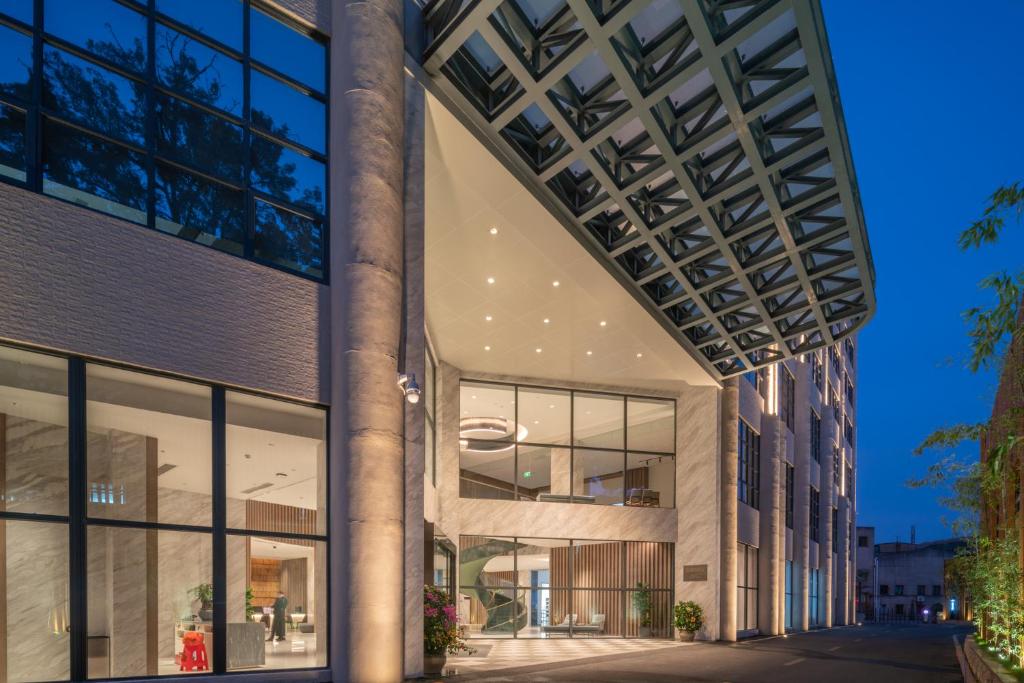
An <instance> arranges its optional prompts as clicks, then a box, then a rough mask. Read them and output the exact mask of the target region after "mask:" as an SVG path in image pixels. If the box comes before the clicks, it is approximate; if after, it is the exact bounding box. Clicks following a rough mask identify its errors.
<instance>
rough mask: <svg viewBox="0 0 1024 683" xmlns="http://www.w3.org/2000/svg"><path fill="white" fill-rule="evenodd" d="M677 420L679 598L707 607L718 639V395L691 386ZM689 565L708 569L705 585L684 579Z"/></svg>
mask: <svg viewBox="0 0 1024 683" xmlns="http://www.w3.org/2000/svg"><path fill="white" fill-rule="evenodd" d="M678 406H679V408H678V410H679V415H678V419H677V420H676V442H677V444H678V452H677V455H676V458H677V460H678V463H677V467H676V509H675V510H674V511H673V512H674V513H675V514H676V516H677V519H678V523H677V530H676V537H675V539H674V540H675V543H676V556H675V567H676V578H675V588H676V600H693V601H694V602H696V603H697V604H699V605H700V606H701V607H703V608H704V623H705V626H704V633H703V637H706V638H708V639H711V640H715V639H717V638H718V627H719V621H720V619H719V604H720V598H719V591H720V583H721V580H720V566H719V559H720V558H719V537H720V533H721V529H720V525H721V516H720V506H721V503H720V495H721V487H720V486H719V485H718V482H719V480H720V471H719V463H720V453H719V451H720V447H721V445H720V441H719V391H718V389H716V388H714V387H689V388H687V389H685V390H684V391H683V392H682V393H681V394H680V395H679V403H678ZM686 565H707V580H706V581H683V568H684V566H686Z"/></svg>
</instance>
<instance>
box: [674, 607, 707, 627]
mask: <svg viewBox="0 0 1024 683" xmlns="http://www.w3.org/2000/svg"><path fill="white" fill-rule="evenodd" d="M673 611H674V612H675V615H674V616H675V625H676V628H677V629H679V630H680V631H687V632H689V633H696V632H697V631H699V630H700V629H701V627H702V626H703V625H704V610H703V609H702V608H701V606H700V605H698V604H697V603H695V602H692V601H689V600H688V601H686V602H682V601H680V602H677V603H676V605H675V608H674V609H673Z"/></svg>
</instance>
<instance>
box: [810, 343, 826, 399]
mask: <svg viewBox="0 0 1024 683" xmlns="http://www.w3.org/2000/svg"><path fill="white" fill-rule="evenodd" d="M810 355H811V384H813V385H814V386H815V387H817V389H818V391H821V390H822V388H823V387H824V386H825V384H824V382H825V373H824V371H823V370H822V367H821V356H819V355H818V352H817V351H812V352H811V354H810Z"/></svg>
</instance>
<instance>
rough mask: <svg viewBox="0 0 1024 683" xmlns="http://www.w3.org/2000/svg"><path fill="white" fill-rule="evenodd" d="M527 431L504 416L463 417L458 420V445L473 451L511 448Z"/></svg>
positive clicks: (522, 438) (497, 450)
mask: <svg viewBox="0 0 1024 683" xmlns="http://www.w3.org/2000/svg"><path fill="white" fill-rule="evenodd" d="M528 433H529V432H528V431H527V429H526V427H524V426H523V425H516V424H515V423H514V422H513V421H512V420H509V419H508V418H505V417H464V418H462V419H461V420H459V446H460V447H461V448H462V450H464V451H470V452H473V453H500V452H502V451H508V450H511V449H512V448H513V447H514V446H515V445H516V442H517V441H523V440H525V439H526V435H527V434H528Z"/></svg>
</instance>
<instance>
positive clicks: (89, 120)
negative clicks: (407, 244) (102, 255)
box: [0, 0, 327, 279]
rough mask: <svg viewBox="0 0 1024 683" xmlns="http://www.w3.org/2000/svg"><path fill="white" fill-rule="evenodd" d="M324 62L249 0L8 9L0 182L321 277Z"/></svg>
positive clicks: (0, 52)
mask: <svg viewBox="0 0 1024 683" xmlns="http://www.w3.org/2000/svg"><path fill="white" fill-rule="evenodd" d="M326 68H327V46H326V43H325V41H324V40H323V39H321V38H320V37H317V36H313V35H312V34H311V33H310V32H308V31H307V30H306V29H304V28H302V27H300V26H298V25H296V24H294V23H292V22H291V21H289V20H288V19H287V18H285V17H283V16H280V15H277V14H275V13H274V12H273V11H272V10H271V9H269V8H266V7H264V6H262V5H259V4H257V3H251V2H250V1H249V0H218V1H217V2H209V3H195V2H180V1H178V0H154V1H153V2H150V3H148V4H147V3H140V2H131V1H129V0H43V2H42V13H41V15H40V16H36V14H35V12H34V3H32V2H30V1H29V0H20V1H19V0H15V1H14V2H4V3H0V179H2V180H4V181H6V182H12V183H15V184H17V185H20V186H22V187H26V188H28V189H30V190H34V191H38V192H43V193H44V194H47V195H50V196H53V197H57V198H60V199H63V200H65V201H69V202H72V203H75V204H78V205H81V206H85V207H89V208H91V209H94V210H97V211H101V212H104V213H108V214H111V215H113V216H117V217H119V218H122V219H125V220H128V221H131V222H134V223H138V224H140V225H144V226H147V227H150V228H154V229H156V230H160V231H162V232H164V233H167V234H171V235H175V236H178V237H181V238H184V239H187V240H189V241H192V242H195V243H197V244H202V245H205V246H209V247H213V248H215V249H218V250H220V251H224V252H227V253H230V254H234V255H236V256H241V257H244V258H248V259H252V260H255V261H259V262H261V263H264V264H267V265H270V266H273V267H277V268H281V269H284V270H288V271H290V272H293V273H297V274H300V275H303V276H306V277H310V278H314V279H321V278H323V277H324V275H325V272H326V264H325V259H324V252H323V250H324V245H325V243H326V221H325V217H326V215H327V182H326V173H327V171H326V169H327V160H326V153H327V147H326V145H327V81H326Z"/></svg>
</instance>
